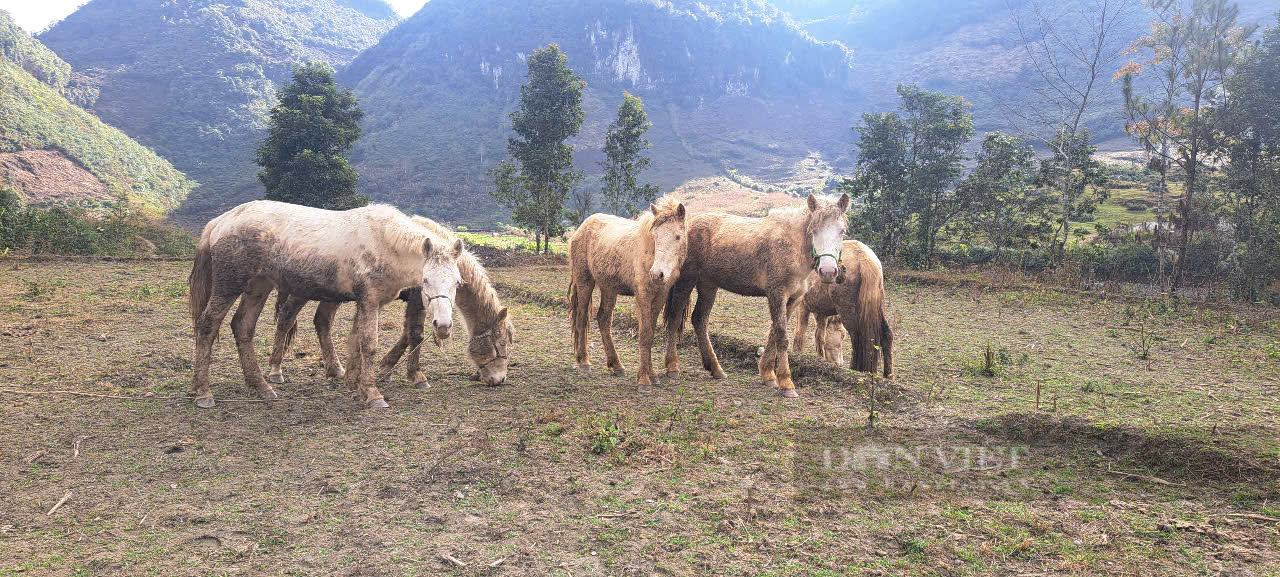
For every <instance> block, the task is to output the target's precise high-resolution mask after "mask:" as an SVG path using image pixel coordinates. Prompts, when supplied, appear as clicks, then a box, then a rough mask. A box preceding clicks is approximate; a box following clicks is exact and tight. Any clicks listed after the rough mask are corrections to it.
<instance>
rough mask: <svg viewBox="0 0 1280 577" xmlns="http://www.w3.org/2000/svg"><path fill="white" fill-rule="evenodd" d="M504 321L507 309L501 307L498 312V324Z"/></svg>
mask: <svg viewBox="0 0 1280 577" xmlns="http://www.w3.org/2000/svg"><path fill="white" fill-rule="evenodd" d="M505 320H507V307H502V309H501V310H499V311H498V322H502V321H505Z"/></svg>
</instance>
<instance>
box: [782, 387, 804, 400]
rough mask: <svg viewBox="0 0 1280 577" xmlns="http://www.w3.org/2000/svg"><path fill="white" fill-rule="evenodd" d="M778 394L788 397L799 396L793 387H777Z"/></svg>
mask: <svg viewBox="0 0 1280 577" xmlns="http://www.w3.org/2000/svg"><path fill="white" fill-rule="evenodd" d="M778 394H779V395H781V396H783V397H786V398H788V399H795V398H798V397H799V396H800V393H797V392H796V390H795V389H778Z"/></svg>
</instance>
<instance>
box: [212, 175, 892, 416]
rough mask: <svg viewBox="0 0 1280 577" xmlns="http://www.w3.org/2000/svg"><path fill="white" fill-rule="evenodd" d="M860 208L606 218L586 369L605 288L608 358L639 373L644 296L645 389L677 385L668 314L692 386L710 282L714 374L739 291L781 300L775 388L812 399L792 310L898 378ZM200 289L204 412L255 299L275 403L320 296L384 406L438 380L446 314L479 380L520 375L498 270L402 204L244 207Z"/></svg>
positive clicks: (217, 232)
mask: <svg viewBox="0 0 1280 577" xmlns="http://www.w3.org/2000/svg"><path fill="white" fill-rule="evenodd" d="M848 207H849V197H848V195H843V196H841V197H840V198H839V199H838V200H835V199H826V198H819V197H816V196H813V195H810V196H809V197H808V199H807V201H806V204H805V205H804V206H803V207H799V208H790V209H779V210H774V211H772V212H770V213H769V214H768V215H767V216H764V217H760V218H750V217H742V216H733V215H727V214H700V215H687V214H686V212H685V207H684V205H683V204H681V203H680V202H679V201H678V200H676V199H675V198H673V197H670V196H666V197H663V198H660V199H658V200H657V201H656V202H654V203H653V204H651V205H650V206H649V210H647V211H645V212H643V213H642V214H641V215H640V216H639V217H637V218H635V219H625V218H621V217H616V216H611V215H605V214H596V215H592V216H591V217H590V218H588V219H586V220H585V221H584V222H583V223H582V225H581V226H579V227H578V229H577V230H576V231H575V232H574V234H573V235H572V237H571V238H570V239H569V275H570V278H569V292H568V306H569V318H570V324H571V326H572V331H573V349H574V365H575V367H577V369H578V370H580V371H584V372H589V371H590V369H591V363H590V360H589V359H588V355H587V340H588V335H587V333H588V324H589V321H590V319H589V317H590V314H591V301H592V294H593V292H594V291H595V290H596V289H599V291H600V304H599V308H598V311H597V313H596V322H597V325H598V326H599V330H600V336H601V341H602V344H603V347H604V350H605V357H606V366H607V367H608V368H609V369H610V370H611V371H612V372H613V373H614V374H618V375H621V374H625V371H626V369H625V368H624V367H623V365H622V362H621V361H620V360H619V359H618V354H617V351H616V350H615V347H614V342H613V335H612V332H611V325H612V316H613V309H614V305H615V303H616V301H617V297H618V295H624V296H633V297H635V316H636V319H637V321H638V324H639V346H640V355H639V358H640V367H639V369H638V372H637V375H636V383H637V387H638V389H639V390H640V391H641V392H645V391H648V390H649V389H650V387H651V386H652V384H653V383H654V382H655V381H656V380H657V379H658V378H659V376H658V373H657V372H655V371H654V369H653V364H652V359H651V357H652V348H653V339H654V332H655V329H656V325H657V318H658V315H660V314H663V315H664V321H665V325H666V329H667V350H666V359H665V367H664V368H665V376H666V377H667V378H672V379H674V378H678V377H679V374H680V366H679V354H678V353H679V350H678V346H679V343H680V340H681V336H682V333H683V330H684V323H685V320H686V319H687V318H689V314H688V312H689V310H688V309H689V303H690V301H691V297H692V293H693V290H694V289H697V291H698V299H697V303H696V305H695V306H694V307H693V315H692V322H693V328H694V332H695V334H696V336H697V342H698V350H699V353H700V354H701V358H702V366H703V368H704V369H706V370H707V371H708V372H709V373H710V374H711V376H712V377H713V378H717V379H722V378H724V377H725V372H724V370H723V368H721V366H720V362H719V360H718V358H717V357H716V353H715V350H714V349H713V348H712V345H711V340H710V337H709V335H708V332H707V323H708V319H709V317H710V313H711V309H712V306H713V305H714V304H715V298H716V293H717V292H718V291H719V290H720V289H725V290H728V291H730V292H734V293H737V294H741V295H747V296H763V297H766V298H767V300H768V303H769V313H770V318H771V320H772V328H771V330H770V332H769V339H768V343H767V345H766V346H765V348H764V353H763V354H762V355H761V357H760V361H759V369H760V378H761V381H762V382H763V383H764V384H765V385H768V386H771V387H774V388H775V389H777V391H778V393H779V394H781V395H782V396H785V397H795V396H797V394H796V392H795V384H794V383H793V382H792V380H791V370H790V365H789V362H788V357H787V349H788V342H787V320H788V319H789V318H790V315H791V313H792V312H798V313H799V314H800V330H799V331H798V334H797V335H796V338H795V344H794V345H793V346H794V347H795V348H796V350H797V351H799V350H802V349H803V346H804V340H805V339H804V333H805V330H806V327H807V323H808V318H809V315H810V314H812V315H814V317H815V319H816V325H817V326H816V330H815V342H816V345H817V348H818V351H819V354H821V355H822V356H823V358H825V359H827V360H829V361H832V362H836V363H838V364H842V363H843V360H842V353H841V349H842V346H841V342H842V340H843V338H844V335H845V333H846V332H847V333H848V335H849V337H850V340H851V342H852V349H853V355H852V359H851V364H850V366H851V368H853V369H856V370H861V371H873V372H874V371H875V370H876V368H877V366H878V364H879V362H880V355H881V354H882V353H883V356H884V363H883V365H884V375H885V376H886V377H889V376H891V374H892V370H893V361H892V342H893V335H892V332H891V331H890V329H889V325H888V322H887V318H886V315H885V299H884V275H883V270H882V267H881V265H880V261H879V259H877V258H876V256H875V254H874V253H872V252H871V250H870V249H868V248H867V247H866V245H864V244H862V243H860V242H858V241H846V240H843V239H844V236H845V226H846V225H845V222H846V219H845V213H846V211H847V209H848ZM189 284H190V290H191V298H190V307H191V317H192V322H193V324H194V327H195V355H194V362H193V365H194V369H195V377H194V389H195V404H196V406H197V407H201V408H209V407H213V406H214V399H213V394H212V392H211V390H210V387H209V365H210V362H211V360H212V350H213V343H214V341H215V340H216V338H217V335H218V330H219V328H220V327H221V326H222V322H223V319H225V318H226V315H227V313H228V312H230V309H231V306H232V305H234V304H235V302H236V301H237V300H239V301H240V306H239V307H238V308H237V309H236V312H235V315H234V316H233V317H232V319H231V331H232V333H233V335H234V337H235V343H236V349H237V351H238V353H239V357H240V365H241V368H242V369H243V372H244V377H245V383H246V384H247V385H248V386H250V387H253V388H254V389H256V390H257V392H258V395H259V396H260V397H262V398H264V399H274V398H276V393H275V391H274V390H273V389H272V387H271V383H277V384H278V383H283V382H284V375H283V372H282V370H281V364H282V362H283V359H284V357H285V356H286V354H287V352H288V350H289V347H290V345H291V343H292V341H293V337H294V335H295V334H296V332H297V317H298V313H299V311H301V309H302V307H303V305H305V304H306V303H307V302H308V301H319V302H320V304H319V306H318V307H317V309H316V314H315V329H316V333H317V335H318V337H319V340H320V349H321V356H322V358H323V360H324V366H325V371H326V374H327V375H328V376H330V377H335V378H343V379H344V380H345V383H346V385H347V387H348V389H349V390H350V391H351V393H352V395H353V397H354V398H355V399H357V400H359V401H360V402H362V403H363V404H364V405H365V406H366V407H370V408H375V407H387V402H386V400H385V399H384V398H383V396H382V393H381V392H380V391H379V390H378V388H377V385H376V383H377V382H378V381H380V380H381V379H382V378H384V377H386V376H387V374H388V373H390V371H391V370H393V369H394V367H395V365H396V364H397V362H398V361H399V360H400V358H401V357H402V356H404V355H405V353H406V352H408V354H409V359H408V362H407V363H406V364H407V370H408V378H409V382H411V383H413V384H414V385H415V386H417V387H420V388H426V387H428V386H429V384H428V382H427V379H426V377H425V376H424V375H423V373H422V370H421V365H420V358H421V357H420V354H419V348H420V345H421V344H422V342H423V340H424V334H425V325H426V318H427V316H428V315H430V317H431V326H432V336H433V338H434V339H436V341H437V343H438V342H440V341H441V340H442V339H447V338H449V335H450V333H451V332H452V328H453V327H452V324H453V309H454V307H455V306H456V307H457V308H458V310H459V311H460V313H461V316H462V319H463V320H464V322H465V323H466V325H467V326H466V328H467V333H468V335H469V341H468V346H467V355H468V357H469V358H470V359H471V362H472V363H473V364H474V365H475V366H476V373H475V376H474V378H475V379H476V380H479V381H482V382H485V383H487V384H489V385H500V384H502V383H503V382H505V381H506V378H507V367H508V363H507V361H508V351H509V349H510V347H511V343H512V341H513V339H514V336H515V332H514V328H513V325H512V322H511V319H510V318H509V316H508V309H507V307H505V306H503V304H502V300H501V298H500V297H499V296H498V294H497V292H496V291H495V290H494V287H493V285H492V283H490V282H489V279H488V276H487V274H486V272H485V270H484V267H483V266H482V265H481V264H480V262H479V260H478V259H476V257H475V256H474V255H472V254H471V253H470V252H469V251H467V250H466V248H465V247H464V246H463V244H462V241H461V240H460V239H458V238H457V237H456V236H455V235H454V234H453V232H452V231H451V230H450V229H449V228H447V227H445V226H442V225H440V224H438V223H436V222H435V221H432V220H430V219H427V218H424V217H420V216H414V217H410V216H407V215H405V214H403V213H401V212H400V211H399V210H396V209H395V208H392V207H390V206H386V205H372V206H367V207H363V208H357V209H352V210H346V211H329V210H322V209H316V208H309V207H304V206H299V205H294V204H287V203H281V202H273V201H265V200H264V201H253V202H249V203H245V204H242V205H240V206H238V207H236V208H234V209H231V210H230V211H228V212H226V213H224V214H222V215H221V216H219V217H217V218H215V219H213V220H212V221H210V222H209V223H208V224H207V225H206V226H205V228H204V232H203V233H202V234H201V236H200V241H199V244H198V245H197V247H196V257H195V263H194V265H193V267H192V270H191V277H190V281H189ZM272 290H275V291H277V297H276V314H275V318H276V336H275V341H274V343H273V349H272V354H271V359H270V370H269V372H268V375H267V376H266V377H265V378H264V376H263V374H262V369H261V367H260V366H259V364H258V359H257V353H256V351H255V348H254V332H255V329H256V326H257V322H258V316H259V314H260V313H261V312H262V308H263V306H264V304H265V303H266V300H267V297H268V296H269V295H270V293H271V291H272ZM397 298H398V299H401V300H404V301H406V303H407V304H406V307H405V313H404V325H403V328H402V331H401V335H400V339H399V341H397V342H396V344H395V345H394V346H393V347H392V348H391V350H389V351H388V352H387V354H386V355H385V356H384V357H383V358H382V360H381V361H380V362H379V363H378V365H377V366H376V367H375V366H374V364H373V355H374V353H375V352H376V351H377V348H378V338H377V332H378V331H377V328H378V315H379V311H380V309H381V308H382V306H383V305H385V304H387V303H389V302H391V301H392V300H395V299H397ZM344 302H355V303H356V311H355V318H354V322H353V328H352V331H351V332H350V334H349V336H348V337H347V362H346V366H345V367H344V365H343V363H342V361H340V360H339V358H338V356H337V355H336V354H335V353H334V348H333V341H332V338H331V337H330V332H331V330H332V327H333V319H334V316H335V313H336V312H337V309H338V306H340V305H341V303H344ZM664 311H665V314H664Z"/></svg>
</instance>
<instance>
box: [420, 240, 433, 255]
mask: <svg viewBox="0 0 1280 577" xmlns="http://www.w3.org/2000/svg"><path fill="white" fill-rule="evenodd" d="M430 254H431V237H427V238H426V240H423V241H422V255H423V256H428V255H430Z"/></svg>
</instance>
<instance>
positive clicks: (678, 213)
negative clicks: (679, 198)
mask: <svg viewBox="0 0 1280 577" xmlns="http://www.w3.org/2000/svg"><path fill="white" fill-rule="evenodd" d="M676 217H678V218H684V203H683V202H682V203H680V204H677V205H676Z"/></svg>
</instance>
